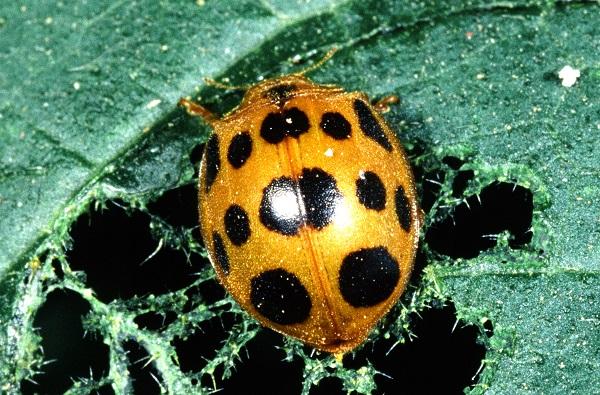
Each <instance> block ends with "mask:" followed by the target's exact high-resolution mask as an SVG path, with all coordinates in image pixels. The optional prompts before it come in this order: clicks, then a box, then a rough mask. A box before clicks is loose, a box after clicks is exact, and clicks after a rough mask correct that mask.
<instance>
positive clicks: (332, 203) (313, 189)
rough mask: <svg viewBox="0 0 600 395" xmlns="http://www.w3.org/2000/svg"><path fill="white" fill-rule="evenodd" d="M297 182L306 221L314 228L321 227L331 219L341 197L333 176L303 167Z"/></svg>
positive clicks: (319, 170)
mask: <svg viewBox="0 0 600 395" xmlns="http://www.w3.org/2000/svg"><path fill="white" fill-rule="evenodd" d="M298 184H299V186H300V193H301V196H302V199H303V200H304V207H305V210H306V222H307V223H308V224H309V225H311V226H312V227H314V228H317V229H321V228H323V227H324V226H325V225H327V224H329V223H330V222H331V220H332V219H333V215H334V214H335V208H336V206H337V204H338V202H339V200H340V198H341V197H342V194H341V193H340V191H339V190H338V189H337V184H336V182H335V178H333V177H332V176H331V175H330V174H328V173H327V172H325V171H323V170H321V169H319V168H316V167H315V168H312V169H303V170H302V175H301V176H300V179H299V181H298Z"/></svg>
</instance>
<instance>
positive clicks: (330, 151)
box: [325, 148, 333, 158]
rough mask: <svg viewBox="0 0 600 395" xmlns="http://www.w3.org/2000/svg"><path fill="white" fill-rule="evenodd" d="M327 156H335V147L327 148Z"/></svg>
mask: <svg viewBox="0 0 600 395" xmlns="http://www.w3.org/2000/svg"><path fill="white" fill-rule="evenodd" d="M325 156H326V157H328V158H331V157H332V156H333V148H327V150H326V151H325Z"/></svg>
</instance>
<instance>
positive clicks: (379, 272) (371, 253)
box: [339, 247, 400, 307]
mask: <svg viewBox="0 0 600 395" xmlns="http://www.w3.org/2000/svg"><path fill="white" fill-rule="evenodd" d="M399 279H400V268H399V266H398V262H397V261H396V260H395V259H394V257H392V256H391V255H390V253H389V252H388V250H387V249H386V248H384V247H374V248H365V249H361V250H358V251H355V252H352V253H350V254H348V255H347V256H346V257H345V258H344V260H343V261H342V267H341V268H340V277H339V287H340V292H341V293H342V296H343V297H344V300H345V301H346V302H348V303H350V304H351V305H352V306H354V307H370V306H374V305H376V304H378V303H381V302H383V301H384V300H386V299H387V298H389V297H390V295H391V294H392V292H394V288H396V285H397V284H398V280H399Z"/></svg>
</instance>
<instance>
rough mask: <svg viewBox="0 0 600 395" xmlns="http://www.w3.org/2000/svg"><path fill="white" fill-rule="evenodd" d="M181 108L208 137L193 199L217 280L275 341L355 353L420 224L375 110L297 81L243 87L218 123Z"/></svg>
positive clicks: (405, 262) (399, 276)
mask: <svg viewBox="0 0 600 395" xmlns="http://www.w3.org/2000/svg"><path fill="white" fill-rule="evenodd" d="M393 101H394V97H392V98H388V99H385V100H384V101H382V103H383V105H381V106H379V107H380V108H383V107H384V104H385V103H387V102H393ZM180 104H181V105H183V106H184V107H185V108H186V109H187V111H188V113H189V114H191V115H197V116H200V117H202V118H203V119H204V120H205V121H206V122H207V123H208V124H210V126H211V127H212V128H213V129H214V133H212V135H211V136H210V138H209V140H208V142H207V143H206V146H205V150H204V155H203V157H202V161H201V164H200V181H199V188H198V195H199V213H200V231H201V234H202V237H203V239H204V241H205V244H206V247H207V249H208V252H209V257H210V261H211V263H212V265H213V267H214V269H215V271H216V274H217V277H218V279H219V281H220V282H221V283H222V284H223V286H224V287H225V288H226V289H227V290H228V291H229V292H230V293H231V295H232V296H233V298H234V299H235V300H236V301H237V302H238V303H239V304H240V305H241V306H242V307H243V308H244V309H245V310H246V311H248V312H249V313H250V314H251V315H252V316H253V317H255V318H256V319H257V320H258V321H260V322H261V323H262V324H263V325H265V326H267V327H269V328H271V329H274V330H275V331H278V332H280V333H283V334H285V335H289V336H292V337H295V338H297V339H300V340H301V341H303V342H305V343H307V344H309V345H311V346H313V347H315V348H317V349H320V350H324V351H327V352H332V353H336V354H340V353H344V352H347V351H349V350H351V349H353V348H355V347H356V346H358V345H359V344H361V343H362V342H363V341H364V340H365V339H366V337H367V336H368V334H369V332H370V331H371V329H372V328H373V326H374V325H375V324H376V323H377V321H378V320H379V319H380V318H381V317H382V316H383V315H384V314H385V313H386V312H387V311H388V310H389V309H390V308H391V307H392V306H393V305H394V303H396V301H397V300H398V298H399V297H400V295H401V294H402V293H403V292H404V290H405V288H406V286H407V282H408V280H409V277H410V273H411V270H412V267H413V262H414V258H415V253H416V250H417V244H418V238H419V229H420V226H421V222H422V220H421V218H420V209H419V207H418V203H417V198H416V191H415V183H414V180H413V175H412V172H411V168H410V165H409V162H408V160H407V157H406V154H405V153H404V150H403V148H402V146H401V144H400V143H399V141H398V140H397V139H396V136H395V134H394V133H393V132H392V130H391V129H390V127H389V126H388V125H387V124H386V123H385V121H384V120H383V118H382V116H381V115H380V113H379V111H378V110H377V107H378V106H377V105H376V106H373V105H371V104H370V102H369V100H368V98H367V96H366V95H365V94H364V93H361V92H346V91H344V90H343V89H342V88H339V87H336V86H332V85H319V84H316V83H314V82H312V81H311V80H309V79H308V78H306V77H305V76H304V75H303V73H296V74H291V75H286V76H282V77H277V78H272V79H268V80H264V81H262V82H260V83H258V84H256V85H254V86H252V87H250V88H249V89H248V90H247V92H246V94H245V96H244V98H243V100H242V102H241V104H240V105H239V106H238V107H237V108H235V109H234V110H232V111H231V112H230V113H228V114H226V115H225V116H223V117H222V118H218V117H216V116H214V115H213V114H212V113H210V112H209V111H208V110H207V109H205V108H204V107H202V106H200V105H198V104H195V103H193V102H191V101H189V100H186V99H181V100H180Z"/></svg>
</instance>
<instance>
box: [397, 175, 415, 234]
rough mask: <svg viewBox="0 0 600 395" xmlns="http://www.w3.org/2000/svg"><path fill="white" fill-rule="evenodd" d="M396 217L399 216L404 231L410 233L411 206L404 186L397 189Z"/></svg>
mask: <svg viewBox="0 0 600 395" xmlns="http://www.w3.org/2000/svg"><path fill="white" fill-rule="evenodd" d="M396 215H397V216H398V221H400V226H402V229H404V230H405V231H407V232H408V231H409V230H410V223H411V218H410V204H409V202H408V198H407V197H406V193H405V192H404V188H403V187H402V185H400V186H399V187H398V189H396Z"/></svg>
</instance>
